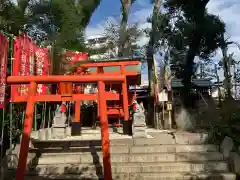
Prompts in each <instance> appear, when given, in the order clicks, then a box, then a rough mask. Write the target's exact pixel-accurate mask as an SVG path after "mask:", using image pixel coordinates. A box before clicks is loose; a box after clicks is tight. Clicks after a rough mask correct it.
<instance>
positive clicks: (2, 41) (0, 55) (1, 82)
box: [0, 33, 8, 109]
mask: <svg viewBox="0 0 240 180" xmlns="http://www.w3.org/2000/svg"><path fill="white" fill-rule="evenodd" d="M7 60H8V39H7V38H6V37H5V36H4V35H3V34H1V33H0V109H1V108H4V105H5V93H6V77H7Z"/></svg>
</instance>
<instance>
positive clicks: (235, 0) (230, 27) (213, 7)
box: [207, 0, 240, 60]
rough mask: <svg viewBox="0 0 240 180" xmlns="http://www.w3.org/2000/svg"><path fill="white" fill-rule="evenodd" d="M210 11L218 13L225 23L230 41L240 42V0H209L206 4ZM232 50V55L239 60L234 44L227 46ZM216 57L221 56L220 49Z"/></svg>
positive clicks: (238, 53)
mask: <svg viewBox="0 0 240 180" xmlns="http://www.w3.org/2000/svg"><path fill="white" fill-rule="evenodd" d="M207 7H208V10H209V12H210V13H212V14H215V15H218V16H219V17H220V18H221V19H222V20H223V21H224V22H225V23H226V31H227V33H226V34H227V36H229V37H230V40H231V41H236V42H237V43H240V33H239V32H240V22H239V21H238V19H240V11H239V9H240V1H239V0H227V1H226V0H211V1H210V2H209V4H208V6H207ZM232 52H234V57H235V58H236V59H239V60H240V51H239V50H238V48H237V47H236V46H231V47H229V53H232ZM216 58H218V59H219V58H221V54H220V51H218V53H217V57H216Z"/></svg>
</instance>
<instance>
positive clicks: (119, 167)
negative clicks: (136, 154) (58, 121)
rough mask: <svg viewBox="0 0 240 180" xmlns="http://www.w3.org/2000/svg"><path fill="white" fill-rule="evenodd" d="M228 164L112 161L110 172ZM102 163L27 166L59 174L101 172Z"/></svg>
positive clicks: (218, 167)
mask: <svg viewBox="0 0 240 180" xmlns="http://www.w3.org/2000/svg"><path fill="white" fill-rule="evenodd" d="M227 171H228V165H227V163H225V162H220V161H219V162H206V163H191V162H183V163H169V162H166V163H127V164H126V163H113V164H112V173H113V174H119V173H167V172H169V173H176V172H182V173H183V172H189V173H191V172H227ZM102 172H103V165H102V164H94V165H93V164H56V165H50V166H48V165H37V166H36V167H34V168H29V172H28V174H32V175H34V174H37V175H47V174H49V175H59V174H81V173H91V174H102Z"/></svg>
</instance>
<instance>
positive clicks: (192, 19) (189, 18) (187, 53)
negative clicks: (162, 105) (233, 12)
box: [164, 0, 225, 107]
mask: <svg viewBox="0 0 240 180" xmlns="http://www.w3.org/2000/svg"><path fill="white" fill-rule="evenodd" d="M208 2H209V0H196V1H194V2H193V1H191V0H167V1H166V3H165V4H164V6H165V8H166V11H167V14H168V17H169V18H170V19H171V23H174V26H173V28H172V32H171V34H169V36H168V38H167V39H168V43H169V47H171V48H170V56H171V59H172V60H173V61H174V63H178V64H179V65H180V66H182V67H181V69H182V71H181V73H180V77H181V78H183V84H184V90H183V95H184V96H183V102H184V105H185V106H186V107H189V106H190V105H191V103H190V102H191V101H190V98H189V97H191V85H192V84H191V78H192V77H193V75H194V59H195V57H196V56H199V57H200V58H201V59H209V57H210V56H211V55H214V53H215V51H216V49H217V48H218V47H219V42H220V40H221V34H222V33H224V32H225V24H224V23H223V22H222V21H221V20H220V18H219V17H218V16H215V15H212V14H209V13H208V12H207V10H206V5H207V3H208ZM206 27H208V28H206Z"/></svg>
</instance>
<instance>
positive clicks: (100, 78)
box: [7, 60, 140, 180]
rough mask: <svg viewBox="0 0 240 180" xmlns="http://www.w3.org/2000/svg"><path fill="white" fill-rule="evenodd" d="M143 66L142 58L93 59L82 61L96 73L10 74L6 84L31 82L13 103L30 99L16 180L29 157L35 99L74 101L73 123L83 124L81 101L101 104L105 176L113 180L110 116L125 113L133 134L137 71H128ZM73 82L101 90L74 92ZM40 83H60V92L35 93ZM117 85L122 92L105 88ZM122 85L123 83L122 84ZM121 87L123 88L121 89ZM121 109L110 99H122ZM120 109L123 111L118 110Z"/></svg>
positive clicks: (125, 128) (126, 129) (127, 131)
mask: <svg viewBox="0 0 240 180" xmlns="http://www.w3.org/2000/svg"><path fill="white" fill-rule="evenodd" d="M134 65H140V60H124V61H116V62H113V61H110V62H107V61H106V62H95V63H93V62H91V61H88V62H87V63H83V64H82V65H81V66H84V67H87V68H90V67H96V68H97V72H92V73H89V74H87V75H57V76H9V77H8V78H7V83H8V84H11V85H14V84H15V85H16V84H18V85H20V84H29V92H28V95H27V96H17V97H16V98H15V100H14V102H27V105H26V115H25V120H24V129H23V135H22V140H21V148H20V154H19V162H18V167H17V172H16V180H24V176H25V171H26V163H27V156H28V151H29V143H30V135H31V131H32V125H33V116H34V105H35V103H36V102H59V101H65V102H69V101H71V102H72V101H75V119H74V122H78V123H80V114H81V112H80V102H81V101H83V100H95V101H97V103H98V115H99V117H100V126H101V139H102V142H101V143H102V153H103V165H104V179H105V180H112V172H111V158H110V142H109V132H108V116H109V115H113V114H118V115H119V116H121V115H123V119H124V121H123V131H124V133H125V134H131V127H132V123H131V121H130V120H129V112H128V106H129V104H131V103H132V102H131V101H132V99H133V96H134V95H133V94H129V92H128V85H130V84H131V85H136V82H137V81H138V80H137V79H138V76H139V74H138V72H136V71H127V70H126V66H134ZM113 66H118V67H120V71H118V72H104V67H113ZM74 83H84V84H87V83H97V86H98V93H96V94H74V93H73V90H72V85H73V84H74ZM38 84H59V85H60V87H61V93H60V94H49V95H45V94H44V95H36V91H37V85H38ZM109 84H110V85H112V86H115V85H116V87H118V90H120V92H119V93H113V92H111V91H106V85H109ZM119 85H120V86H119ZM119 87H120V88H119ZM120 99H121V100H122V101H121V103H122V104H119V110H117V111H114V109H113V108H109V107H107V101H113V100H114V101H119V100H120ZM119 112H120V113H119Z"/></svg>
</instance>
